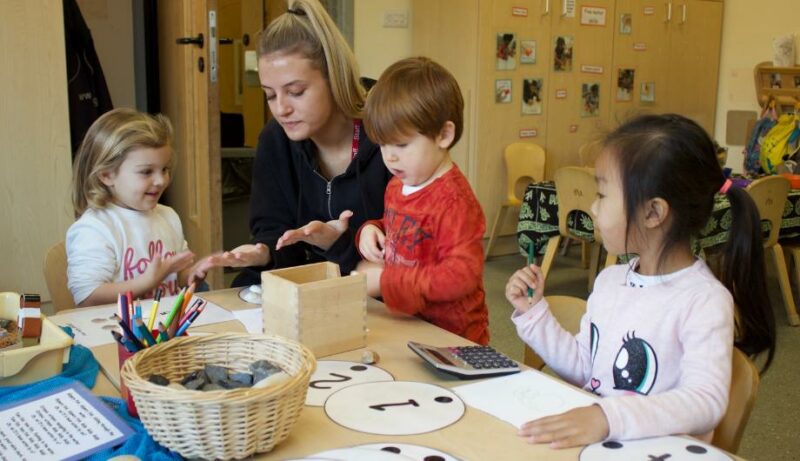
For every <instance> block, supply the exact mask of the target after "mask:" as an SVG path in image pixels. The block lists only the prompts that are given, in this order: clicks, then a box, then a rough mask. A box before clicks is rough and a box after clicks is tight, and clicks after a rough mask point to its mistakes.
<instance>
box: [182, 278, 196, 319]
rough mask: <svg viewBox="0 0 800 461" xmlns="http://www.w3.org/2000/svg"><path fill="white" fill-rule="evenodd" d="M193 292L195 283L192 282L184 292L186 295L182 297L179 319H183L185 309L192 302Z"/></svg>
mask: <svg viewBox="0 0 800 461" xmlns="http://www.w3.org/2000/svg"><path fill="white" fill-rule="evenodd" d="M194 290H195V283H194V282H192V283H191V285H189V288H188V289H187V290H186V294H185V295H183V304H181V311H180V315H179V317H183V316H184V314H186V307H187V306H189V302H190V301H191V300H192V296H193V295H194Z"/></svg>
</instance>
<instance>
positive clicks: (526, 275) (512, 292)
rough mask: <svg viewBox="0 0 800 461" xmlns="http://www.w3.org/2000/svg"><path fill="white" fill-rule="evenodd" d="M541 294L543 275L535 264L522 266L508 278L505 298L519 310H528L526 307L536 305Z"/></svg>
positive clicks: (542, 291) (542, 292) (542, 294)
mask: <svg viewBox="0 0 800 461" xmlns="http://www.w3.org/2000/svg"><path fill="white" fill-rule="evenodd" d="M529 290H531V291H532V293H531V291H529ZM529 295H530V297H529ZM543 296H544V275H542V269H541V268H539V266H537V265H536V264H531V265H530V266H527V267H523V268H522V269H520V270H518V271H516V272H514V274H513V275H512V276H511V278H510V279H508V283H507V284H506V299H507V300H508V302H510V303H511V305H512V306H514V309H516V310H517V311H519V312H528V309H530V308H531V306H534V305H536V303H538V302H539V301H540V300H541V299H542V297H543Z"/></svg>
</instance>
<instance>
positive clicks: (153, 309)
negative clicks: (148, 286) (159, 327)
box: [147, 287, 161, 331]
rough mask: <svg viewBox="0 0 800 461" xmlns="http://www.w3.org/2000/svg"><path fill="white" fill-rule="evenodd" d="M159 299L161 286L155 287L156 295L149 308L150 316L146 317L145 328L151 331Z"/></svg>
mask: <svg viewBox="0 0 800 461" xmlns="http://www.w3.org/2000/svg"><path fill="white" fill-rule="evenodd" d="M159 301H161V287H158V288H157V289H156V296H155V298H154V299H153V307H151V308H150V318H149V319H147V329H148V330H150V331H153V327H154V326H155V325H156V315H158V302H159Z"/></svg>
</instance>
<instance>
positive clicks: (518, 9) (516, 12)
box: [511, 6, 528, 18]
mask: <svg viewBox="0 0 800 461" xmlns="http://www.w3.org/2000/svg"><path fill="white" fill-rule="evenodd" d="M511 16H519V17H521V18H526V17H528V9H527V8H525V7H523V6H512V7H511Z"/></svg>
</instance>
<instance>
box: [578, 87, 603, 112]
mask: <svg viewBox="0 0 800 461" xmlns="http://www.w3.org/2000/svg"><path fill="white" fill-rule="evenodd" d="M598 115H600V84H599V83H584V84H583V85H581V117H597V116H598Z"/></svg>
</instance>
